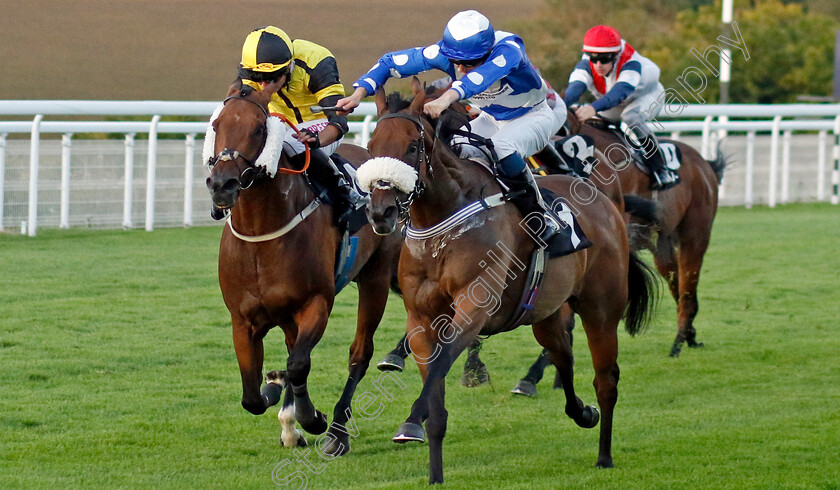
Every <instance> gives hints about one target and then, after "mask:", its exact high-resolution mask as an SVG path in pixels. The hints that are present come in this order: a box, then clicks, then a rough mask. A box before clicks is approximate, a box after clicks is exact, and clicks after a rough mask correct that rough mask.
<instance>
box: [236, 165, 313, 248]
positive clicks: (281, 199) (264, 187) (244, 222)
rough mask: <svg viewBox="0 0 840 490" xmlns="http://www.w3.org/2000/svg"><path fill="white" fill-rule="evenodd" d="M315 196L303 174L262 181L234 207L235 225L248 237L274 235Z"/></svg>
mask: <svg viewBox="0 0 840 490" xmlns="http://www.w3.org/2000/svg"><path fill="white" fill-rule="evenodd" d="M314 197H315V196H314V194H313V193H312V192H311V191H310V190H309V186H307V185H306V182H305V180H304V179H303V178H302V177H301V176H299V175H287V174H278V175H275V176H274V178H271V179H267V178H266V179H260V180H258V181H257V182H255V183H254V184H253V185H252V186H251V187H250V188H248V189H246V190H243V191H241V192H240V194H239V197H238V199H237V202H236V206H234V208H233V213H232V214H233V224H234V226H235V227H236V231H238V232H240V233H243V234H245V235H253V236H256V235H265V234H268V233H272V232H274V231H277V230H278V229H280V228H281V227H283V226H285V225H286V224H287V223H289V222H290V221H292V219H293V218H294V217H295V215H296V214H298V213H300V212H301V210H303V208H304V207H306V205H307V204H308V203H309V202H311V201H312V199H314Z"/></svg>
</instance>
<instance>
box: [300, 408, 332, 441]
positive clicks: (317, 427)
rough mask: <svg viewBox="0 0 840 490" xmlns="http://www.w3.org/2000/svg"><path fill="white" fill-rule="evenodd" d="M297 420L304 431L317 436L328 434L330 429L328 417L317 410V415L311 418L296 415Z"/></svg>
mask: <svg viewBox="0 0 840 490" xmlns="http://www.w3.org/2000/svg"><path fill="white" fill-rule="evenodd" d="M295 419H296V420H297V422H298V424H300V427H301V428H302V429H303V430H305V431H306V432H309V433H310V434H313V435H316V436H317V435H319V434H323V433H324V432H326V431H327V427H329V424H328V423H327V416H326V415H324V414H323V413H321V412H319V411H318V410H315V415H314V416H313V417H311V418H308V419H307V418H301V417H299V416H298V415H297V414H295Z"/></svg>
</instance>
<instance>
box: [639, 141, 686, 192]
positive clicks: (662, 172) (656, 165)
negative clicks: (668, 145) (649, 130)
mask: <svg viewBox="0 0 840 490" xmlns="http://www.w3.org/2000/svg"><path fill="white" fill-rule="evenodd" d="M639 143H640V144H641V146H642V157H643V158H644V162H645V166H646V167H647V168H648V170H649V171H650V188H651V189H652V190H657V191H662V190H665V189H668V188H670V187H673V186H675V185H677V184H679V182H680V176H679V175H678V174H677V173H676V172H674V171H673V170H671V169H670V168H668V167H667V166H666V164H665V157H664V155H662V150H660V149H659V144H658V143H657V142H656V138H655V137H653V136H646V137H644V138H642V139H641V140H639Z"/></svg>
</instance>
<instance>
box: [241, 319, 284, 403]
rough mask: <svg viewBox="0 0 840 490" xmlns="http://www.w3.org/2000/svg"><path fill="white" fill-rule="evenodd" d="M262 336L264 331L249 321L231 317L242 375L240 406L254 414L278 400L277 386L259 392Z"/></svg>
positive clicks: (261, 366)
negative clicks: (265, 391)
mask: <svg viewBox="0 0 840 490" xmlns="http://www.w3.org/2000/svg"><path fill="white" fill-rule="evenodd" d="M263 337H265V332H264V331H260V330H258V329H257V328H256V327H254V326H253V325H252V324H250V323H249V322H246V321H245V320H242V319H233V347H234V350H235V351H236V360H237V361H238V362H239V373H240V375H241V376H242V407H243V408H245V410H247V411H249V412H251V413H252V414H254V415H260V414H263V413H265V411H266V409H267V408H268V407H270V406H272V405H274V404H276V403H277V402H278V401H279V398H280V393H279V386H278V387H277V388H276V389H274V390H269V391H268V392H267V393H264V394H261V393H260V384H262V368H263Z"/></svg>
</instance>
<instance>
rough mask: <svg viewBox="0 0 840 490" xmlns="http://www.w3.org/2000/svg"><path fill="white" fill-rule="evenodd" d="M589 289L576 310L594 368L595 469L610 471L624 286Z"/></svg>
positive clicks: (597, 286)
mask: <svg viewBox="0 0 840 490" xmlns="http://www.w3.org/2000/svg"><path fill="white" fill-rule="evenodd" d="M615 279H616V280H617V279H618V278H617V277H616V278H615ZM588 289H589V291H585V292H584V293H583V294H582V295H581V296H580V297H579V298H578V301H577V303H576V305H575V306H576V310H577V313H578V315H580V318H581V323H583V328H584V331H585V332H586V338H587V341H588V344H589V352H590V353H591V354H592V366H593V367H594V368H595V380H594V382H593V385H594V386H595V393H596V395H597V397H598V407H599V408H600V409H601V433H600V440H599V444H598V461H596V462H595V466H597V467H599V468H612V466H613V460H612V425H613V412H614V410H615V404H616V402H617V401H618V378H619V369H618V362H617V359H618V334H617V331H618V323H619V321H620V320H621V317H622V315H623V314H624V309H625V307H626V305H627V297H628V292H627V283H626V282H623V284H622V283H615V284H597V285H594V284H593V285H592V287H590V288H588ZM622 298H623V300H622Z"/></svg>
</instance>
